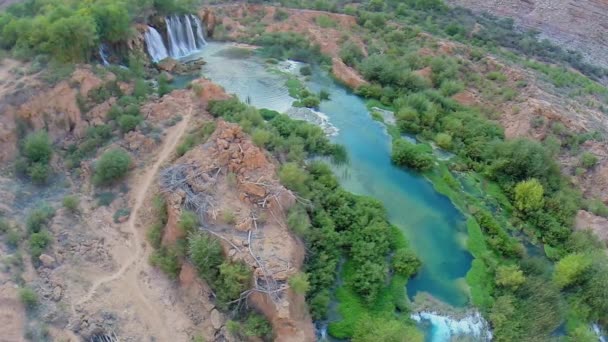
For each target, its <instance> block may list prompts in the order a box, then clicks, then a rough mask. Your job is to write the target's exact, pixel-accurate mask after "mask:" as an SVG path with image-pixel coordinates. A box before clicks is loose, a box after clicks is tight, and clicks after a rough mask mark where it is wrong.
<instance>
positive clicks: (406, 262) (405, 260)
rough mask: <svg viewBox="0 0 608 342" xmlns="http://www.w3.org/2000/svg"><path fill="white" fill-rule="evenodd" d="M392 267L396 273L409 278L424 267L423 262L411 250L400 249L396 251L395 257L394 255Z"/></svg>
mask: <svg viewBox="0 0 608 342" xmlns="http://www.w3.org/2000/svg"><path fill="white" fill-rule="evenodd" d="M392 266H393V269H394V270H395V272H397V273H398V274H400V275H402V276H404V277H406V278H409V277H411V276H413V275H414V274H416V272H418V270H419V269H420V267H421V266H422V262H421V261H420V259H418V258H417V257H416V255H415V254H414V253H413V252H412V251H411V250H409V249H407V248H399V249H398V250H396V251H395V255H393V263H392Z"/></svg>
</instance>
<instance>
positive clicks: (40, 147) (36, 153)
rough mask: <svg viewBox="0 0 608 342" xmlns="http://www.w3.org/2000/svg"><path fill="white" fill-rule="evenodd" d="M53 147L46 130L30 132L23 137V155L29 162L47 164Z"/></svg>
mask: <svg viewBox="0 0 608 342" xmlns="http://www.w3.org/2000/svg"><path fill="white" fill-rule="evenodd" d="M52 154H53V147H52V145H51V140H50V139H49V136H48V134H47V133H46V131H39V132H37V133H32V134H30V135H28V136H27V137H26V138H25V142H24V143H23V155H24V157H26V158H27V160H28V161H29V162H30V163H42V164H48V162H49V161H50V160H51V155H52Z"/></svg>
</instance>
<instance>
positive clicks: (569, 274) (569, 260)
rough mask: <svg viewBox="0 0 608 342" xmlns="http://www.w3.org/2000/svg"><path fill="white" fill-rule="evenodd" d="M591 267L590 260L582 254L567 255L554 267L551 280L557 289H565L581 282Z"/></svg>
mask: <svg viewBox="0 0 608 342" xmlns="http://www.w3.org/2000/svg"><path fill="white" fill-rule="evenodd" d="M590 266H591V259H590V258H589V257H588V256H587V255H584V254H569V255H567V256H565V257H564V258H563V259H561V260H560V261H559V262H558V263H557V264H556V265H555V273H554V274H553V280H554V281H555V283H556V284H557V285H558V286H559V287H562V288H563V287H567V286H569V285H573V284H575V283H577V282H580V281H581V280H582V276H583V274H584V273H585V271H587V270H588V269H589V267H590Z"/></svg>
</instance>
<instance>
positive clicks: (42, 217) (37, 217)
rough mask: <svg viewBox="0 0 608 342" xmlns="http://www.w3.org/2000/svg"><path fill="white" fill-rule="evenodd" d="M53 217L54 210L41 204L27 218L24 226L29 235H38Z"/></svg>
mask: <svg viewBox="0 0 608 342" xmlns="http://www.w3.org/2000/svg"><path fill="white" fill-rule="evenodd" d="M54 215H55V210H54V209H53V208H51V207H50V206H49V205H47V204H41V205H40V206H38V208H36V209H34V210H33V211H32V212H31V213H30V214H29V215H28V217H27V219H26V222H25V226H26V227H27V230H28V232H29V233H38V232H40V230H42V228H44V227H45V226H46V225H47V224H48V223H49V221H50V220H51V218H52V217H53V216H54Z"/></svg>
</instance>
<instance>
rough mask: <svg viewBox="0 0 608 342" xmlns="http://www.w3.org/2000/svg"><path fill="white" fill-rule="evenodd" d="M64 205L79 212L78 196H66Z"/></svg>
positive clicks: (72, 210)
mask: <svg viewBox="0 0 608 342" xmlns="http://www.w3.org/2000/svg"><path fill="white" fill-rule="evenodd" d="M63 207H64V208H66V209H67V210H69V211H71V212H73V213H75V212H78V196H76V195H70V196H65V197H64V198H63Z"/></svg>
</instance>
